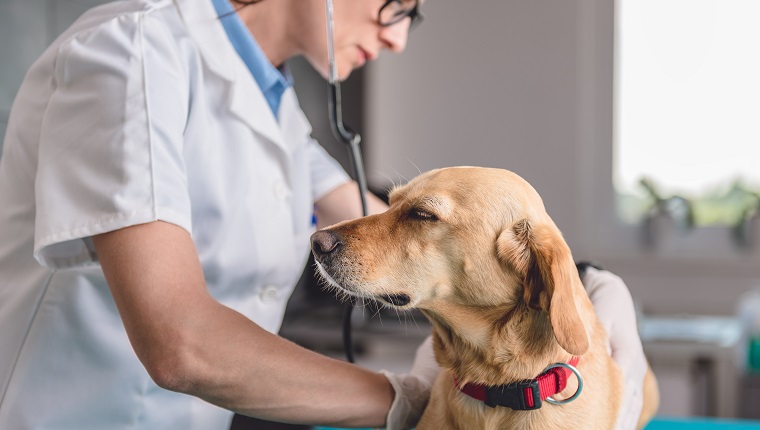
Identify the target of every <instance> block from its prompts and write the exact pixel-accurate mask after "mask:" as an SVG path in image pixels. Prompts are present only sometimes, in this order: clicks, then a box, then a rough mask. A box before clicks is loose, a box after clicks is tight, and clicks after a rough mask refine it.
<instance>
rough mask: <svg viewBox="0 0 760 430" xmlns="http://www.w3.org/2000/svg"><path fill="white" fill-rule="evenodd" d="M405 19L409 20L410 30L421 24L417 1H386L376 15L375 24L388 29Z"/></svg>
mask: <svg viewBox="0 0 760 430" xmlns="http://www.w3.org/2000/svg"><path fill="white" fill-rule="evenodd" d="M407 17H409V18H411V22H410V23H409V29H410V30H411V29H412V28H414V27H416V26H418V25H419V24H420V23H421V22H422V18H423V17H422V14H421V13H420V10H419V0H387V1H386V2H385V4H384V5H383V7H381V8H380V12H378V13H377V22H379V23H380V25H382V26H383V27H390V26H391V25H393V24H396V23H398V22H400V21H402V20H404V19H406V18H407Z"/></svg>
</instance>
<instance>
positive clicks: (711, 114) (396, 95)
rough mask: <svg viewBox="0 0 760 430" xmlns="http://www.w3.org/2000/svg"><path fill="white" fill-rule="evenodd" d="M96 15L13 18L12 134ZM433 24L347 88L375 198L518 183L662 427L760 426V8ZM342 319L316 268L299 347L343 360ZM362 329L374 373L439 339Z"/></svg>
mask: <svg viewBox="0 0 760 430" xmlns="http://www.w3.org/2000/svg"><path fill="white" fill-rule="evenodd" d="M195 1H203V0H195ZM266 1H276V0H266ZM98 3H103V1H98V0H0V40H2V41H3V42H2V43H0V58H2V61H0V135H4V133H5V124H6V122H7V117H8V113H9V111H10V108H11V105H12V102H13V98H14V96H15V93H16V91H17V89H18V86H19V85H20V83H21V80H22V79H23V76H24V73H25V71H26V70H27V68H28V67H29V66H30V65H31V63H32V62H33V61H34V60H35V59H36V58H37V57H38V56H39V55H40V54H41V53H42V51H43V50H44V48H45V47H46V46H47V45H48V44H49V43H50V42H51V41H52V40H53V39H54V38H55V37H56V36H57V35H58V34H59V33H60V32H61V31H63V30H64V29H65V28H66V27H67V26H68V25H69V24H70V23H71V22H72V21H73V20H74V19H76V17H78V16H79V15H80V14H81V13H82V12H83V11H84V10H86V9H87V8H89V7H91V6H93V5H96V4H98ZM422 11H423V13H424V15H425V21H424V22H423V23H422V25H420V26H419V27H417V28H416V29H415V30H414V31H413V32H412V33H411V35H410V38H409V45H408V48H407V51H406V52H405V53H404V54H402V55H391V54H387V53H386V54H385V55H383V56H381V58H380V60H379V61H377V62H375V63H373V64H371V65H369V66H367V67H366V68H365V69H363V70H360V71H357V72H355V73H354V74H353V75H352V76H351V78H350V79H349V80H348V81H347V82H346V83H345V84H344V85H343V101H344V116H345V122H346V123H347V124H349V125H350V126H351V127H352V128H354V129H357V130H358V131H359V132H360V133H361V134H362V136H363V150H364V160H365V165H366V170H367V174H368V177H369V183H370V188H371V189H372V191H373V192H375V193H376V194H378V195H380V196H383V195H384V194H385V193H386V192H387V190H388V189H389V188H390V187H391V186H393V185H394V184H400V183H404V182H406V181H407V180H408V179H410V178H412V177H414V176H416V175H417V174H418V173H419V172H423V171H427V170H430V169H433V168H438V167H445V166H454V165H477V166H490V167H499V168H505V169H509V170H513V171H515V172H516V173H518V174H520V175H521V176H523V177H524V178H525V179H527V180H528V181H529V182H531V184H533V186H534V187H535V188H536V189H537V190H538V192H539V193H540V194H541V195H542V197H543V199H544V202H545V204H546V207H547V210H548V211H549V213H550V215H551V216H552V217H553V219H554V220H555V222H556V223H557V225H558V226H559V227H560V229H561V230H562V231H563V233H564V235H565V237H566V239H567V241H568V242H569V244H570V246H571V248H572V250H573V254H574V256H575V258H576V259H577V260H590V261H594V262H596V263H597V264H600V265H601V266H603V267H604V268H606V269H609V270H611V271H613V272H615V273H616V274H618V275H620V276H621V277H622V278H623V279H624V280H625V281H626V283H627V285H628V286H629V288H630V291H631V294H632V296H633V298H634V301H635V303H636V305H637V309H638V311H639V317H640V318H639V323H640V326H639V329H640V333H641V335H642V339H643V340H644V346H645V351H646V353H647V356H648V358H649V360H650V362H651V364H652V367H653V369H654V370H655V373H656V374H657V375H658V378H659V381H660V390H661V397H662V405H661V409H660V414H661V415H662V416H671V417H689V416H705V417H722V418H760V408H758V407H757V405H760V264H758V262H760V230H759V229H760V224H759V223H758V219H760V218H759V217H760V213H758V210H757V209H758V206H760V195H759V194H758V191H760V169H757V168H755V166H756V164H757V162H758V160H760V153H759V152H760V121H758V117H759V116H760V103H759V102H758V100H760V79H758V76H760V57H758V56H757V55H756V54H752V52H756V51H757V46H756V45H757V41H758V40H760V27H758V26H757V25H756V23H757V22H759V21H760V3H759V2H757V1H754V0H617V1H612V0H531V1H525V0H480V1H478V2H465V1H449V0H429V1H427V2H425V4H424V5H423V8H422ZM291 67H292V70H293V73H294V75H295V78H296V89H297V92H298V93H299V97H300V100H301V104H302V106H303V107H304V110H305V111H306V113H307V116H309V119H310V120H311V122H312V125H313V127H314V135H315V137H317V139H318V140H319V141H320V142H321V143H322V144H323V146H325V147H326V148H327V149H328V150H329V151H330V152H331V153H332V154H333V155H334V156H335V157H336V158H337V159H338V160H339V161H341V162H342V163H343V164H344V166H346V168H347V170H349V171H350V166H349V165H348V164H347V162H348V154H347V152H346V148H345V147H344V146H343V145H342V144H341V143H338V142H336V141H335V139H334V138H333V137H332V134H331V132H330V128H329V123H328V119H327V86H326V83H324V82H323V81H322V79H321V78H320V77H319V76H318V75H316V74H315V73H314V72H313V71H311V70H310V68H309V66H308V65H306V64H305V63H304V62H302V61H294V62H293V63H292V64H291ZM340 314H341V304H340V303H339V302H338V301H337V300H336V299H335V298H334V297H333V296H332V295H331V294H328V293H325V292H323V291H322V290H321V288H320V286H319V285H318V283H317V282H316V281H315V280H314V278H313V270H312V268H311V267H310V266H309V267H307V268H306V270H305V272H304V276H303V278H302V280H301V283H300V285H299V287H298V288H297V290H296V293H295V294H294V296H293V299H292V301H291V304H290V307H289V309H288V315H287V320H286V323H285V325H284V328H283V332H282V334H283V335H284V336H286V337H289V338H291V339H293V340H294V341H296V342H299V343H301V344H303V345H304V346H307V347H309V348H312V349H314V350H318V351H320V352H323V353H326V354H331V355H335V356H342V352H341V348H342V346H341V339H340ZM354 327H355V330H354V332H355V337H356V341H357V353H358V362H359V363H360V364H362V365H364V366H367V367H370V368H376V369H380V368H386V369H389V370H397V371H403V370H405V369H406V368H408V367H409V365H410V363H411V357H412V355H413V351H414V348H415V347H416V345H417V343H419V342H420V341H421V339H422V338H424V336H425V335H426V334H427V333H428V332H429V328H428V326H427V324H426V321H425V318H424V317H422V316H421V315H419V314H415V313H410V314H402V315H397V314H396V313H395V312H392V313H389V312H387V311H380V310H378V309H377V308H376V307H374V306H373V305H372V304H365V305H364V306H363V307H361V308H359V309H358V310H357V311H355V312H354ZM235 426H237V428H275V427H271V426H269V425H268V424H265V423H255V422H253V421H248V420H245V419H243V418H238V419H237V420H236V423H235V424H234V425H233V427H235Z"/></svg>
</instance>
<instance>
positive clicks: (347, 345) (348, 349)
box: [325, 0, 369, 363]
mask: <svg viewBox="0 0 760 430" xmlns="http://www.w3.org/2000/svg"><path fill="white" fill-rule="evenodd" d="M325 12H326V17H327V62H328V65H329V69H330V70H329V73H330V76H329V79H328V81H329V84H330V85H329V86H330V90H329V95H328V107H329V116H330V126H331V128H332V132H333V134H334V135H335V137H336V138H337V139H338V140H340V141H341V142H343V143H345V144H346V145H348V148H349V155H350V159H351V166H352V168H353V174H354V178H355V179H356V182H357V183H358V184H359V197H360V199H361V205H362V215H363V216H367V215H368V214H369V212H368V210H367V177H366V174H365V172H364V162H363V161H362V153H361V148H360V146H359V144H360V143H361V140H362V138H361V136H360V135H359V133H357V132H355V131H353V130H351V129H350V128H348V127H346V126H345V125H344V124H343V112H342V110H341V100H340V82H339V81H338V68H337V66H336V64H335V43H334V39H333V30H334V23H333V3H332V0H325ZM353 309H354V307H353V305H352V304H351V303H350V302H349V303H346V305H345V306H344V308H343V349H344V351H345V354H346V360H347V361H348V362H349V363H354V361H355V359H354V343H353V338H352V333H351V314H352V312H353Z"/></svg>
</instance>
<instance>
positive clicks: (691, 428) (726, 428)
mask: <svg viewBox="0 0 760 430" xmlns="http://www.w3.org/2000/svg"><path fill="white" fill-rule="evenodd" d="M315 430H341V429H333V428H328V427H317V428H316V429H315ZM354 430H356V429H354ZM360 430H361V429H360ZM363 430H369V429H363ZM645 430H760V421H750V420H727V419H717V418H666V417H657V418H655V419H654V420H652V422H650V423H649V425H647V426H646V429H645Z"/></svg>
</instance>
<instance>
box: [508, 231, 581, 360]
mask: <svg viewBox="0 0 760 430" xmlns="http://www.w3.org/2000/svg"><path fill="white" fill-rule="evenodd" d="M497 253H498V257H499V259H500V260H501V261H502V263H503V264H505V265H506V266H507V269H508V270H513V271H515V273H516V274H517V275H518V276H520V277H522V279H523V299H524V300H525V303H526V304H527V305H528V306H530V307H531V308H534V309H538V310H542V311H544V312H546V313H547V314H548V315H549V321H550V322H551V324H552V328H553V330H554V337H555V338H556V339H557V343H559V345H560V346H561V347H562V348H563V349H564V350H565V351H567V352H569V353H570V354H574V355H581V354H583V353H585V352H586V350H588V335H587V333H586V328H585V327H584V326H583V321H582V320H581V318H580V315H579V314H578V309H577V308H576V305H575V299H574V297H573V288H574V283H576V282H578V283H580V282H581V281H580V278H579V277H578V272H577V269H576V268H575V263H573V258H572V254H571V253H570V248H569V247H568V246H567V244H566V243H565V240H564V239H563V238H562V234H561V233H560V232H559V230H558V229H557V228H556V227H555V226H554V225H548V224H532V223H530V222H529V221H528V220H521V221H518V222H516V223H515V224H513V225H512V226H511V227H510V228H508V229H506V230H504V231H503V232H502V233H501V234H500V235H499V238H498V239H497Z"/></svg>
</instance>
